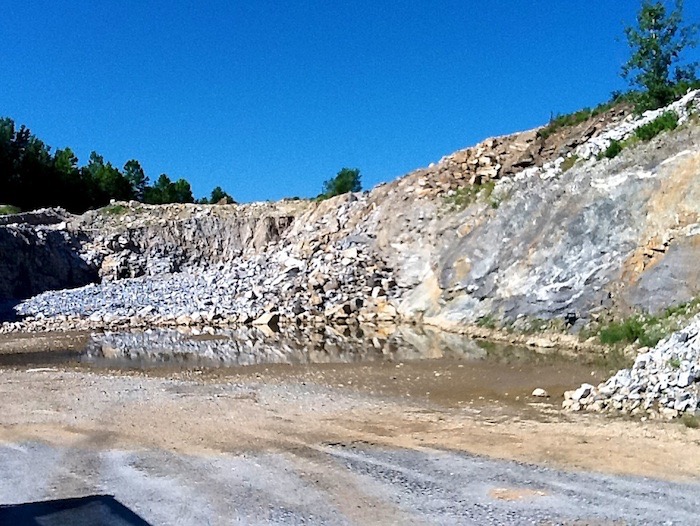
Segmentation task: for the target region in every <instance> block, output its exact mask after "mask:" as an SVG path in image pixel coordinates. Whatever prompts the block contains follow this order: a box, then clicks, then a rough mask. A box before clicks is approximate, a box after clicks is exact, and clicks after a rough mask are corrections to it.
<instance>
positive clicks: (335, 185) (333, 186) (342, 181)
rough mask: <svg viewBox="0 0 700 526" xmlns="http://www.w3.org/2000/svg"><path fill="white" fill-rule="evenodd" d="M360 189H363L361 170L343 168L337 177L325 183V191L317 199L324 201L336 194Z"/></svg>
mask: <svg viewBox="0 0 700 526" xmlns="http://www.w3.org/2000/svg"><path fill="white" fill-rule="evenodd" d="M360 191H362V182H361V181H360V170H358V169H357V168H343V169H342V170H340V171H339V172H338V173H337V175H336V176H335V177H333V178H332V179H328V180H327V181H326V182H324V183H323V193H321V194H320V195H319V196H318V198H317V199H318V200H319V201H322V200H324V199H329V198H331V197H335V196H336V195H341V194H347V193H348V192H360Z"/></svg>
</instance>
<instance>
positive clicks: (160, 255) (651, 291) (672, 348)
mask: <svg viewBox="0 0 700 526" xmlns="http://www.w3.org/2000/svg"><path fill="white" fill-rule="evenodd" d="M699 109H700V92H697V91H696V92H690V93H688V94H687V95H686V96H685V97H683V98H682V99H681V100H679V101H677V102H675V103H674V104H672V105H671V106H670V107H668V108H662V109H660V110H656V111H652V112H647V113H645V114H644V115H641V116H637V115H634V114H633V113H632V112H631V109H630V108H629V107H626V106H624V105H622V106H618V107H616V108H614V109H612V110H610V111H608V112H606V113H603V114H601V115H598V116H595V117H591V118H590V119H588V120H587V121H585V122H583V123H581V124H578V125H575V126H570V127H564V128H560V129H556V130H554V131H553V133H547V134H543V133H541V131H542V130H541V129H540V130H530V131H525V132H520V133H515V134H511V135H507V136H503V137H495V138H490V139H487V140H485V141H483V142H482V143H480V144H478V145H475V146H473V147H470V148H467V149H464V150H460V151H458V152H455V153H453V154H450V155H448V156H446V157H444V158H442V159H440V160H439V161H437V162H435V163H433V164H431V165H430V166H428V167H426V168H422V169H419V170H416V171H414V172H412V173H409V174H407V175H405V176H403V177H400V178H398V179H396V180H395V181H393V182H391V183H385V184H381V185H379V186H377V187H376V188H373V189H372V190H370V191H367V192H362V193H357V194H345V195H342V196H338V197H335V198H332V199H328V200H325V201H321V202H316V201H314V200H283V201H280V202H277V203H250V204H226V205H194V204H192V205H161V206H149V205H144V204H141V203H136V202H128V203H114V204H112V205H110V206H108V207H106V208H103V209H101V210H97V211H90V212H87V213H85V214H83V215H81V216H74V215H70V214H67V213H65V212H63V211H61V210H44V211H38V212H33V213H27V214H19V215H14V216H7V217H3V218H0V270H2V272H0V302H1V303H2V306H3V307H2V313H3V320H4V321H3V323H2V326H1V327H0V331H2V332H17V331H47V330H72V329H87V330H122V329H139V328H140V329H148V328H154V327H160V328H175V327H183V326H187V327H201V328H207V327H223V328H232V327H247V326H259V327H277V326H283V327H290V326H303V327H323V326H328V325H333V326H348V327H354V326H370V327H378V326H380V325H382V324H386V323H396V322H405V323H412V324H421V325H424V326H433V327H436V328H440V329H446V330H451V331H463V330H466V328H468V327H489V328H493V329H503V328H507V329H508V330H510V331H514V332H516V333H517V332H520V333H523V332H528V331H531V330H532V329H533V328H537V327H543V326H544V327H549V328H556V329H557V330H559V331H560V332H565V333H567V332H568V333H572V334H573V333H577V332H579V331H580V330H581V329H583V328H585V327H587V326H588V325H589V324H590V323H592V322H595V321H597V320H599V319H601V318H604V317H606V316H612V315H617V314H620V315H624V314H626V313H632V312H647V313H651V314H653V313H657V312H659V311H661V310H663V309H665V308H667V307H669V306H672V305H677V304H679V303H682V302H687V301H689V300H691V299H693V298H695V297H697V296H698V292H699V291H698V289H699V288H700V266H698V265H697V258H698V255H699V254H700V177H699V176H700V147H699V144H700V125H698V116H697V114H698V110H699ZM664 111H674V112H676V113H677V114H678V116H679V124H680V125H679V127H678V128H677V129H676V130H674V131H672V132H667V133H663V134H661V135H659V136H657V137H656V138H654V139H653V140H651V141H649V142H640V143H638V144H633V145H632V146H630V147H628V148H626V149H625V150H624V151H623V152H622V153H621V154H620V155H618V156H617V157H615V158H614V159H606V158H604V157H602V156H601V155H600V154H601V153H602V152H604V151H605V149H606V148H607V147H608V146H609V145H610V143H611V141H613V140H625V139H628V138H630V137H631V136H632V135H633V134H634V131H635V130H636V129H637V128H639V127H640V126H642V125H644V124H646V123H649V122H651V121H653V120H654V119H655V118H656V117H658V116H659V115H661V114H662V113H663V112H664ZM695 326H697V322H695V325H691V327H690V328H689V329H687V331H690V332H685V333H679V334H678V335H676V336H673V337H672V338H671V339H668V340H665V341H664V342H662V343H660V344H659V347H657V348H656V349H653V350H648V351H646V352H645V353H643V354H642V355H640V357H639V358H638V359H637V362H635V366H634V368H633V369H632V370H631V372H630V371H628V372H625V373H618V375H616V377H615V378H613V379H611V380H610V381H609V382H610V383H606V384H605V385H603V386H600V387H598V388H594V387H593V386H587V387H585V388H582V390H577V391H576V392H575V393H571V396H569V397H568V399H567V402H566V405H567V407H569V408H572V409H580V408H591V407H596V408H600V409H601V410H604V409H606V408H616V409H624V408H628V409H629V410H630V411H636V410H639V408H640V407H641V408H651V407H655V408H666V409H668V411H667V412H668V414H671V413H670V411H675V412H677V413H678V412H683V411H685V410H691V409H692V410H693V411H694V410H695V409H696V408H697V404H698V395H697V392H696V391H693V389H695V383H694V382H695V379H696V378H700V373H698V361H697V357H698V353H699V352H700V350H699V348H698V346H697V345H695V344H694V343H692V342H695V341H696V335H697V330H696V331H695V332H694V333H693V331H692V327H695ZM683 334H685V335H686V336H682V335H683ZM693 334H694V335H693ZM679 338H686V339H685V340H683V342H681V341H680V340H679ZM688 342H691V343H688ZM678 349H684V350H683V351H682V352H681V351H679V350H678ZM669 353H671V354H673V353H676V354H674V356H676V355H677V359H678V360H679V366H678V367H677V368H673V369H672V370H669V369H668V363H669V359H668V355H669ZM679 353H680V354H679ZM642 357H645V358H642ZM673 363H674V364H675V363H676V362H675V358H674V362H673ZM645 382H646V383H645ZM684 383H688V385H681V384H684ZM664 386H666V387H664ZM670 388H673V393H676V391H678V393H677V394H673V395H669V394H668V392H669V389H670ZM681 391H682V392H681Z"/></svg>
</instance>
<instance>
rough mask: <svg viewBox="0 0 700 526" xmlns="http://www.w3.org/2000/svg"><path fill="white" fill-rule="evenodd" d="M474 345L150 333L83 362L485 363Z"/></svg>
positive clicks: (425, 334) (436, 335) (290, 334)
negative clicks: (451, 360)
mask: <svg viewBox="0 0 700 526" xmlns="http://www.w3.org/2000/svg"><path fill="white" fill-rule="evenodd" d="M486 354H487V352H486V350H484V349H483V348H482V347H481V346H480V345H479V344H478V343H477V342H476V341H475V340H472V339H470V338H467V337H464V336H459V335H455V334H449V333H443V332H439V331H426V330H420V329H416V328H414V327H398V328H396V329H395V330H394V331H393V332H392V333H391V334H390V335H386V334H383V333H382V332H378V331H373V332H363V331H353V332H350V331H349V330H348V331H346V332H345V333H339V332H336V330H334V329H333V328H331V327H324V328H319V329H316V330H309V329H304V330H301V329H291V330H285V331H282V332H276V333H275V332H272V331H270V330H268V329H265V330H263V329H260V328H255V327H244V328H239V329H233V330H221V331H215V332H210V333H201V332H199V331H196V330H191V331H189V332H183V331H177V330H149V331H145V332H121V333H104V334H94V335H92V337H91V340H90V343H89V344H88V346H87V349H86V351H85V354H84V356H82V357H81V361H83V362H90V363H94V364H98V365H99V364H102V365H114V366H125V367H148V366H163V365H166V364H172V365H177V366H180V367H212V366H213V367H216V366H226V367H228V366H243V365H258V364H312V363H357V362H381V361H397V362H398V361H409V360H424V359H440V358H447V359H456V360H473V359H482V358H485V357H486Z"/></svg>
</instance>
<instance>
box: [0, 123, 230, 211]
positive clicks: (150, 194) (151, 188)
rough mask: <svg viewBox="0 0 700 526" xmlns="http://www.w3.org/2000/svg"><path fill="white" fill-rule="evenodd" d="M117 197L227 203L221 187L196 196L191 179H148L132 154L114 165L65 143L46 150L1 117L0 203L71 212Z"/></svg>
mask: <svg viewBox="0 0 700 526" xmlns="http://www.w3.org/2000/svg"><path fill="white" fill-rule="evenodd" d="M112 199H116V200H119V201H128V200H137V201H141V202H144V203H149V204H165V203H193V202H198V203H209V202H211V203H218V202H220V201H221V200H227V201H229V202H232V201H233V200H232V199H231V196H229V195H228V194H227V193H226V192H224V191H223V190H222V189H221V188H220V187H216V188H215V189H214V190H213V191H212V195H211V198H210V199H207V198H203V199H199V200H198V201H195V199H194V196H193V195H192V188H191V186H190V183H189V182H188V181H186V180H185V179H178V180H177V181H172V180H171V179H170V177H168V175H166V174H161V175H160V176H159V177H158V179H157V180H156V181H155V183H153V184H150V181H149V178H148V177H147V176H146V174H145V172H144V170H143V168H142V167H141V164H140V163H139V162H138V161H137V160H136V159H131V160H129V161H127V162H126V164H125V165H124V167H123V168H122V169H121V170H120V169H119V168H117V167H115V166H113V165H112V163H110V162H106V161H105V160H104V157H102V156H101V155H99V154H98V153H96V152H92V153H91V154H90V158H89V160H88V162H87V164H85V165H84V166H78V158H77V157H76V155H75V154H74V153H73V151H72V150H71V149H70V148H65V149H62V150H61V149H57V150H56V151H55V152H53V153H52V152H51V147H49V146H47V145H46V144H45V143H44V142H43V141H42V140H41V139H39V138H38V137H36V136H35V135H33V134H32V133H31V132H30V130H29V129H28V128H27V127H26V126H24V125H22V126H20V127H19V129H18V128H17V127H16V126H15V122H14V121H13V120H12V119H10V118H0V204H6V205H12V206H15V207H17V208H19V209H21V210H33V209H36V208H43V207H52V206H61V207H63V208H65V209H66V210H68V211H70V212H73V213H82V212H84V211H86V210H89V209H92V208H99V207H102V206H105V205H107V204H109V202H110V201H111V200H112Z"/></svg>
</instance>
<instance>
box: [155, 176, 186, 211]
mask: <svg viewBox="0 0 700 526" xmlns="http://www.w3.org/2000/svg"><path fill="white" fill-rule="evenodd" d="M144 201H145V202H146V203H150V204H153V205H162V204H166V203H193V202H194V197H193V196H192V188H191V187H190V183H188V182H187V181H186V180H185V179H178V180H177V181H175V182H174V183H173V182H172V181H171V180H170V177H168V176H167V175H166V174H160V177H158V180H157V181H156V184H155V185H153V186H149V187H147V188H146V189H145V192H144Z"/></svg>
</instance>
